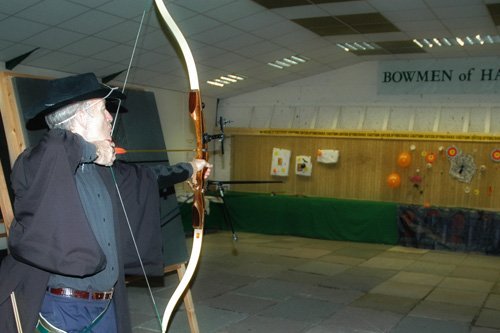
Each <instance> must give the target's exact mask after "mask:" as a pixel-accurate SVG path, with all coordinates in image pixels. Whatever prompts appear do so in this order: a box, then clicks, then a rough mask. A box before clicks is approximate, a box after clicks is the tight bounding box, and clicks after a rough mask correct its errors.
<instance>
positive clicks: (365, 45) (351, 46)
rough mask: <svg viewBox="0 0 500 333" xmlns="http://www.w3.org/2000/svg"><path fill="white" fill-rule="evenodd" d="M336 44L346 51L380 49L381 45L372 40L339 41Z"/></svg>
mask: <svg viewBox="0 0 500 333" xmlns="http://www.w3.org/2000/svg"><path fill="white" fill-rule="evenodd" d="M336 45H337V46H338V47H340V48H341V49H342V50H344V51H346V52H349V51H367V52H369V51H370V50H375V49H380V46H378V45H377V44H375V43H371V42H352V43H347V42H346V43H337V44H336Z"/></svg>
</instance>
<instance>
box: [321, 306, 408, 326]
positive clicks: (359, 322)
mask: <svg viewBox="0 0 500 333" xmlns="http://www.w3.org/2000/svg"><path fill="white" fill-rule="evenodd" d="M401 318H402V315H401V314H397V313H392V312H385V311H377V310H373V309H367V308H357V307H351V306H349V307H346V308H344V309H342V310H341V311H338V312H337V313H335V315H333V316H332V317H330V318H329V319H326V320H324V321H323V322H321V323H320V325H321V327H323V328H326V329H330V332H344V331H345V332H389V331H390V330H391V329H392V328H393V327H395V326H396V324H397V323H398V322H399V321H400V320H401Z"/></svg>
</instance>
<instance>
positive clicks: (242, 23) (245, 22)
mask: <svg viewBox="0 0 500 333" xmlns="http://www.w3.org/2000/svg"><path fill="white" fill-rule="evenodd" d="M283 22H289V21H288V20H285V19H284V18H282V17H280V16H278V15H276V14H275V13H273V12H269V11H264V12H259V13H257V14H254V15H250V16H247V17H244V18H241V19H238V20H235V21H231V23H230V26H232V27H235V28H238V29H241V30H243V31H255V30H259V29H264V28H266V27H269V26H271V25H276V24H282V23H283ZM270 32H272V30H270Z"/></svg>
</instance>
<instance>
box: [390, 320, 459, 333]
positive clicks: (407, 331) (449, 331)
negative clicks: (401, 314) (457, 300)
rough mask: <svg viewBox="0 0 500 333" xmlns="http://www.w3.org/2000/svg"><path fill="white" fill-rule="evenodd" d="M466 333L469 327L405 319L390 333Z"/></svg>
mask: <svg viewBox="0 0 500 333" xmlns="http://www.w3.org/2000/svg"><path fill="white" fill-rule="evenodd" d="M424 332H425V333H468V332H469V325H468V324H466V323H461V322H454V321H447V320H436V319H430V318H419V317H406V318H404V319H403V320H401V322H399V324H398V325H397V326H396V328H395V329H393V330H392V331H391V333H424Z"/></svg>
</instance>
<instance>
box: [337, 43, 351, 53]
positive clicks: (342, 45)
mask: <svg viewBox="0 0 500 333" xmlns="http://www.w3.org/2000/svg"><path fill="white" fill-rule="evenodd" d="M337 46H338V47H340V48H341V49H342V50H344V51H346V52H349V49H348V48H347V47H345V46H344V44H340V43H337Z"/></svg>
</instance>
